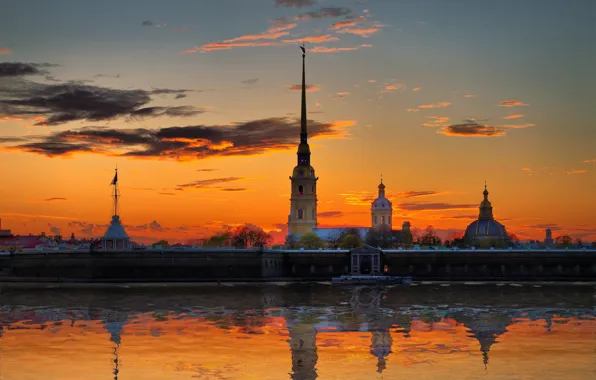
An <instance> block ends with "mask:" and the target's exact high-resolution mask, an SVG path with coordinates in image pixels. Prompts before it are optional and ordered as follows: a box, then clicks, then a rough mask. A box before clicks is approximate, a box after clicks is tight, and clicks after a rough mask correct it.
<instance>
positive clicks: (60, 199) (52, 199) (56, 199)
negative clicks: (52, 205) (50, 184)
mask: <svg viewBox="0 0 596 380" xmlns="http://www.w3.org/2000/svg"><path fill="white" fill-rule="evenodd" d="M65 200H66V198H60V197H54V198H46V199H44V202H54V201H65Z"/></svg>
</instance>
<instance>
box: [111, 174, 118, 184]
mask: <svg viewBox="0 0 596 380" xmlns="http://www.w3.org/2000/svg"><path fill="white" fill-rule="evenodd" d="M116 184H118V172H116V174H114V179H113V180H112V183H110V186H112V185H116Z"/></svg>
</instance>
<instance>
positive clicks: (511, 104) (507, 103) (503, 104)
mask: <svg viewBox="0 0 596 380" xmlns="http://www.w3.org/2000/svg"><path fill="white" fill-rule="evenodd" d="M499 106H501V107H522V106H529V104H526V103H522V102H520V101H519V100H503V101H502V102H500V103H499Z"/></svg>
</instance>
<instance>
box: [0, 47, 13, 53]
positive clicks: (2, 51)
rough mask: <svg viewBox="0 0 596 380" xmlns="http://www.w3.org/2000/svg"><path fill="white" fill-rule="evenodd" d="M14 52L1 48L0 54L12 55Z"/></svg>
mask: <svg viewBox="0 0 596 380" xmlns="http://www.w3.org/2000/svg"><path fill="white" fill-rule="evenodd" d="M11 53H12V50H10V49H6V48H0V54H11Z"/></svg>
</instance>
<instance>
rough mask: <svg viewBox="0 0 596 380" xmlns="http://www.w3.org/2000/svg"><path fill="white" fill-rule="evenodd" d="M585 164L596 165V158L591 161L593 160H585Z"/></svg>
mask: <svg viewBox="0 0 596 380" xmlns="http://www.w3.org/2000/svg"><path fill="white" fill-rule="evenodd" d="M583 163H584V164H590V163H592V164H596V158H593V159H591V160H584V161H583Z"/></svg>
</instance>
